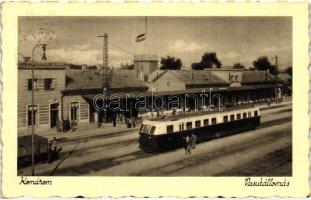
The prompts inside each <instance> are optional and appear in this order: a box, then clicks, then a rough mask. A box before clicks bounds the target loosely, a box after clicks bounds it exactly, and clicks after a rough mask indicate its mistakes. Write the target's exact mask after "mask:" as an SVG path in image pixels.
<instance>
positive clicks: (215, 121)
mask: <svg viewBox="0 0 311 200" xmlns="http://www.w3.org/2000/svg"><path fill="white" fill-rule="evenodd" d="M216 123H217V119H216V117H214V118H212V124H213V125H215V124H216Z"/></svg>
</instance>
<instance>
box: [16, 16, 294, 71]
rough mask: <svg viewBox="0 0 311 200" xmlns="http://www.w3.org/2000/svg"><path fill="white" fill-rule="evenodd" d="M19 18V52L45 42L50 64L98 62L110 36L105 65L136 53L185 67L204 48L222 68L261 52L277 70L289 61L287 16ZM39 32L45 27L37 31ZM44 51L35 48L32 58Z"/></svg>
mask: <svg viewBox="0 0 311 200" xmlns="http://www.w3.org/2000/svg"><path fill="white" fill-rule="evenodd" d="M145 21H146V17H20V18H19V21H18V22H19V23H18V27H19V29H18V34H19V35H18V39H19V55H23V56H31V52H32V48H33V47H34V45H35V44H37V43H40V42H44V43H47V51H46V54H47V58H48V60H49V61H52V62H68V63H74V64H88V65H93V64H101V63H102V54H103V53H102V52H103V41H102V38H99V37H98V36H99V35H103V34H104V33H107V34H108V49H109V50H108V51H109V65H110V66H114V67H119V66H120V64H122V63H123V64H124V63H128V64H130V63H133V58H134V55H136V54H153V55H157V56H158V57H159V58H161V57H165V56H168V55H169V56H174V57H177V58H180V59H181V60H182V63H183V66H184V67H185V68H190V66H191V64H192V63H194V62H200V60H201V56H202V55H203V54H204V53H205V52H216V54H217V57H218V58H219V60H220V61H221V62H222V64H223V65H224V66H232V65H233V64H234V63H237V62H240V63H242V64H244V65H245V66H246V67H250V66H252V62H253V61H254V60H255V59H256V58H258V57H259V56H268V57H269V58H270V61H271V62H272V63H274V59H272V58H273V57H275V56H278V62H279V65H280V67H281V68H286V67H287V66H290V65H291V64H292V19H291V17H147V38H146V40H145V41H143V42H135V38H136V36H138V35H140V34H142V33H145V29H146V27H145ZM40 28H41V30H43V31H40ZM41 55H42V53H40V50H36V52H35V60H39V59H40V56H41Z"/></svg>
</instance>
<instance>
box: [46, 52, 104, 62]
mask: <svg viewBox="0 0 311 200" xmlns="http://www.w3.org/2000/svg"><path fill="white" fill-rule="evenodd" d="M101 54H102V53H101V51H100V50H81V49H74V50H67V49H50V50H48V51H47V56H48V60H53V61H62V62H67V63H73V64H98V63H100V62H101V61H100V60H101Z"/></svg>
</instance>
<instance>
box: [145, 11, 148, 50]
mask: <svg viewBox="0 0 311 200" xmlns="http://www.w3.org/2000/svg"><path fill="white" fill-rule="evenodd" d="M145 38H146V39H147V17H146V19H145ZM146 50H147V49H146V40H145V41H144V51H145V53H146V54H148V53H147V51H146Z"/></svg>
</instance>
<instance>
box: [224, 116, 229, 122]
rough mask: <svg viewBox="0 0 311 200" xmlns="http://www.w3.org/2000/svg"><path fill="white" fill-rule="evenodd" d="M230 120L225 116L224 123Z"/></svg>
mask: <svg viewBox="0 0 311 200" xmlns="http://www.w3.org/2000/svg"><path fill="white" fill-rule="evenodd" d="M226 122H228V116H227V115H226V116H224V123H226Z"/></svg>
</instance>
